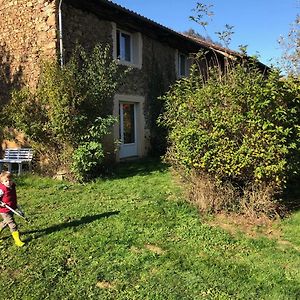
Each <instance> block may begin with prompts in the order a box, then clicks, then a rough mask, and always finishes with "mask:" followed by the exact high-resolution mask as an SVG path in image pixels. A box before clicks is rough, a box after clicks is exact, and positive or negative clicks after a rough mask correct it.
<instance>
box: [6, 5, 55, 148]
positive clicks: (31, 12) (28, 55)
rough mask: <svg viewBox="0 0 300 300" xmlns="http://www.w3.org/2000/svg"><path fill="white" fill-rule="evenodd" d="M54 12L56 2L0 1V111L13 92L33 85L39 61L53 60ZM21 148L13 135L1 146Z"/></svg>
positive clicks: (17, 135)
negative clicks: (11, 139) (12, 139)
mask: <svg viewBox="0 0 300 300" xmlns="http://www.w3.org/2000/svg"><path fill="white" fill-rule="evenodd" d="M56 11H57V0H52V1H51V0H48V1H47V0H0V109H1V107H2V106H3V104H4V103H6V102H7V101H9V98H10V93H11V92H12V91H13V89H16V88H20V87H21V86H23V85H25V84H27V85H28V86H30V87H34V86H35V85H36V83H37V79H38V75H39V69H40V61H41V60H42V59H51V58H53V57H56V54H57V53H56V45H57V14H56ZM0 142H1V133H0ZM23 144H24V137H23V136H22V135H20V134H16V140H15V141H13V142H12V141H7V140H3V141H2V142H1V144H0V146H1V147H2V148H3V149H5V148H6V147H18V146H20V145H23ZM1 147H0V148H1ZM0 150H1V149H0Z"/></svg>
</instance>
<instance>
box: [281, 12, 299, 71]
mask: <svg viewBox="0 0 300 300" xmlns="http://www.w3.org/2000/svg"><path fill="white" fill-rule="evenodd" d="M279 44H280V46H281V47H282V49H283V54H282V58H281V66H282V68H283V70H284V71H285V72H286V73H287V74H288V75H294V76H300V15H297V17H296V19H295V22H294V23H293V24H292V25H291V28H290V31H289V33H288V35H287V36H286V37H285V36H281V37H280V39H279Z"/></svg>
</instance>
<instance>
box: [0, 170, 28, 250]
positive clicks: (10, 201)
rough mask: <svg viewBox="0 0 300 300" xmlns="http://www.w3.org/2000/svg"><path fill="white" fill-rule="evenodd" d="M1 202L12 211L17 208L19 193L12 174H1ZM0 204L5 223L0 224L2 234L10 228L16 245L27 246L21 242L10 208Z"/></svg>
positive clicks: (0, 211) (0, 212)
mask: <svg viewBox="0 0 300 300" xmlns="http://www.w3.org/2000/svg"><path fill="white" fill-rule="evenodd" d="M0 201H1V202H3V203H5V204H7V205H8V206H10V207H11V208H12V209H16V208H17V207H18V206H17V193H16V184H15V183H14V182H13V181H12V175H11V173H10V172H6V171H5V172H2V173H1V174H0ZM1 202H0V215H1V217H2V219H3V221H2V222H1V223H0V232H1V231H2V230H3V229H4V228H5V227H6V226H8V227H9V229H10V231H11V234H12V236H13V239H14V241H15V244H16V245H17V246H18V247H22V246H24V245H25V244H24V243H23V242H22V241H21V240H20V235H19V231H18V227H17V224H16V222H15V220H14V214H13V212H11V211H10V210H9V209H8V208H6V207H4V206H3V205H1Z"/></svg>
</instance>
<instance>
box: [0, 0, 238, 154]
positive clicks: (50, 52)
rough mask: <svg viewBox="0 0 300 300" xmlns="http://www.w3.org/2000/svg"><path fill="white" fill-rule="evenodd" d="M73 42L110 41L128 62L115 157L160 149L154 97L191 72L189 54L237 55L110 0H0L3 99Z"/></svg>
mask: <svg viewBox="0 0 300 300" xmlns="http://www.w3.org/2000/svg"><path fill="white" fill-rule="evenodd" d="M76 43H79V44H81V45H82V46H84V47H85V48H93V47H94V46H95V45H96V44H98V43H103V44H109V45H110V46H111V49H112V55H113V57H114V58H115V59H117V60H118V63H119V64H121V65H126V66H131V67H132V71H131V72H130V74H129V75H128V78H127V79H126V84H124V85H122V87H121V88H120V89H119V91H118V92H117V94H116V95H115V97H114V107H113V114H114V115H115V116H118V117H119V120H120V122H119V125H118V126H116V128H115V129H114V137H115V138H117V139H119V140H120V141H121V145H120V148H119V151H118V152H117V154H116V155H117V156H116V159H117V160H120V159H126V158H130V157H143V156H145V155H147V154H148V153H149V151H150V150H151V149H155V148H157V147H158V144H159V139H158V138H157V132H156V129H155V125H154V119H155V118H156V116H157V113H158V109H159V108H158V105H157V104H156V103H157V101H156V99H157V97H158V96H160V95H162V94H163V93H165V92H166V91H167V90H168V88H169V87H170V85H171V84H173V83H174V82H175V81H176V79H178V78H180V77H183V76H187V75H188V73H189V67H190V65H191V63H192V61H191V54H193V53H197V52H198V51H199V50H201V49H202V50H205V51H207V54H206V55H207V60H208V61H210V60H214V59H216V58H217V59H218V60H219V61H223V62H224V58H225V57H226V56H228V55H231V56H239V54H237V53H236V52H233V51H225V50H224V49H223V48H221V47H218V46H216V45H213V44H209V43H207V42H204V41H199V40H196V39H194V38H190V37H187V36H185V35H183V34H180V33H177V32H175V31H173V30H171V29H168V28H166V27H164V26H162V25H160V24H158V23H155V22H154V21H152V20H149V19H147V18H145V17H143V16H141V15H139V14H137V13H134V12H132V11H130V10H128V9H126V8H123V7H121V6H119V5H116V4H114V3H113V2H111V1H107V0H85V1H81V0H0V53H1V55H0V66H1V68H0V70H2V72H3V74H4V75H5V76H6V80H4V82H2V83H0V84H2V86H0V91H2V94H3V95H4V96H3V97H2V98H3V99H5V93H6V96H7V95H8V93H9V91H10V90H11V89H12V88H15V87H17V86H18V85H20V84H21V82H26V84H28V85H29V86H34V85H35V84H36V82H37V78H38V75H39V63H38V62H39V61H40V60H41V59H45V58H46V59H53V58H59V59H60V61H61V63H62V64H63V63H64V62H65V61H66V59H67V58H68V56H69V54H70V53H71V51H72V49H74V46H75V44H76ZM4 146H5V145H4Z"/></svg>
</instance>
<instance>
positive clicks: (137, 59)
mask: <svg viewBox="0 0 300 300" xmlns="http://www.w3.org/2000/svg"><path fill="white" fill-rule="evenodd" d="M118 33H119V34H120V35H121V34H122V33H124V34H126V35H129V36H130V61H128V60H125V58H124V57H118V52H121V51H118V49H117V48H118V42H117V34H118ZM119 38H120V37H119ZM112 40H113V58H114V59H115V60H117V62H118V63H119V64H121V65H126V66H130V67H133V68H138V69H141V68H142V49H143V41H142V35H141V33H140V32H128V31H126V30H123V29H121V28H119V27H117V24H116V23H114V22H112ZM120 40H121V39H120ZM119 46H121V45H119ZM119 50H121V49H119Z"/></svg>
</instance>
